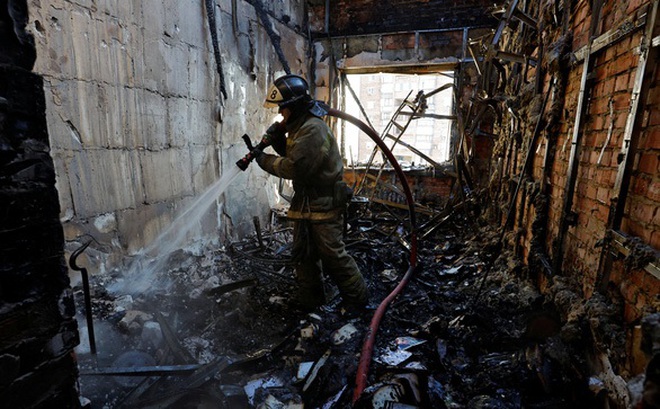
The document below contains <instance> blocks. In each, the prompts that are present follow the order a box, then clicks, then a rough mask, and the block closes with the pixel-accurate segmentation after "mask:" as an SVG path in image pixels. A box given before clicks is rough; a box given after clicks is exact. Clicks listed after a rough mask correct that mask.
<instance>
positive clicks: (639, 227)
mask: <svg viewBox="0 0 660 409" xmlns="http://www.w3.org/2000/svg"><path fill="white" fill-rule="evenodd" d="M654 6H656V7H657V2H652V1H635V2H624V3H621V2H588V1H578V2H554V4H553V2H546V1H537V2H531V3H530V4H527V7H526V8H524V9H522V7H523V6H522V5H519V8H520V10H519V11H523V12H524V13H526V15H527V16H530V17H532V20H527V21H523V20H522V19H520V18H516V17H515V15H513V14H511V15H509V16H507V15H505V16H503V17H502V19H501V20H500V25H499V28H500V29H501V31H498V32H500V33H501V34H502V35H501V37H499V38H496V37H492V36H491V37H488V38H487V39H486V40H485V41H484V42H483V43H482V44H481V46H482V47H481V49H482V50H483V52H482V56H484V63H483V64H482V65H481V66H480V67H479V68H480V73H481V74H482V75H476V76H475V77H476V79H474V78H470V79H467V80H466V81H467V82H470V81H471V82H473V83H475V84H476V85H477V89H476V92H475V94H474V95H478V98H474V99H472V100H471V102H469V101H468V102H467V103H465V101H464V105H463V107H464V108H467V107H470V104H473V105H472V106H471V108H470V109H472V112H474V111H475V110H477V108H478V107H479V105H481V106H484V105H487V106H489V108H488V109H489V110H491V111H492V117H491V120H490V121H488V122H490V123H492V124H493V125H494V132H495V135H496V145H495V147H494V155H493V158H492V160H491V166H490V168H491V172H490V185H489V194H490V198H491V199H492V203H493V205H492V206H491V216H492V217H493V219H492V220H494V221H495V222H496V223H497V224H502V225H507V226H508V228H510V229H511V230H510V232H511V234H510V235H507V236H505V237H506V239H507V243H508V244H509V245H511V246H512V247H513V248H515V249H516V250H517V251H518V254H519V255H520V256H521V257H523V258H524V259H525V260H526V261H527V262H528V263H529V265H530V266H531V267H532V269H531V271H532V274H533V276H534V277H535V278H536V279H537V280H538V283H539V285H540V286H541V289H547V288H549V287H551V286H552V283H553V282H556V281H557V279H558V278H559V276H563V277H564V278H565V279H566V280H568V281H570V282H572V283H574V285H575V287H576V291H577V292H578V293H579V294H580V296H582V297H584V298H585V299H591V298H592V297H594V296H595V295H599V296H602V295H603V294H605V295H606V296H607V297H608V298H609V299H610V300H613V299H614V298H620V299H621V300H622V301H623V302H622V305H623V306H622V310H621V311H620V314H621V318H622V319H623V320H624V322H625V325H626V331H627V333H628V335H629V339H628V340H629V341H630V342H632V341H631V338H632V333H633V331H634V328H635V327H636V326H638V324H639V320H640V319H641V318H642V317H643V316H644V315H645V314H647V313H649V312H654V311H655V310H656V309H657V308H658V305H657V297H658V294H660V285H659V282H658V279H659V278H660V274H659V272H658V268H657V266H658V249H659V248H660V242H659V241H658V234H657V232H658V227H659V223H660V219H658V214H660V213H659V211H658V209H659V207H660V206H659V202H658V195H657V192H656V190H657V185H658V177H659V173H658V170H659V169H658V153H659V151H658V143H657V139H658V138H657V127H658V121H657V120H656V118H657V117H658V104H657V101H658V95H657V94H658V92H657V83H658V73H657V69H656V68H655V67H656V66H657V49H658V48H657V46H654V45H653V44H654V43H655V42H654V41H652V39H654V38H656V37H657V35H658V34H659V32H658V28H657V25H658V24H657V21H658V20H657V12H656V7H654ZM530 61H531V62H532V63H530ZM475 105H476V106H475ZM465 112H466V111H465ZM471 120H473V118H470V117H467V118H466V122H468V123H469V122H470V121H471ZM632 348H633V347H631V346H629V350H628V352H629V353H632V352H633V351H632ZM627 370H631V368H624V367H618V368H617V371H621V372H619V373H626V372H625V371H627Z"/></svg>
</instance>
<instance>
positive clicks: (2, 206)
mask: <svg viewBox="0 0 660 409" xmlns="http://www.w3.org/2000/svg"><path fill="white" fill-rule="evenodd" d="M26 22H27V4H26V2H25V1H11V2H4V3H3V7H2V9H1V10H0V37H2V38H3V41H2V46H0V214H2V217H1V218H0V241H1V242H2V243H3V245H2V247H1V248H0V374H2V375H1V376H0V402H2V403H1V404H0V405H1V406H3V407H7V408H10V407H11V408H18V407H21V408H28V407H29V408H55V407H59V408H76V407H79V406H80V404H79V401H78V391H77V386H76V381H77V369H76V362H75V359H74V356H73V352H72V351H73V348H74V347H75V346H76V345H77V344H78V329H77V325H76V321H75V319H74V318H73V315H74V307H73V295H72V292H71V289H70V287H69V278H68V276H67V269H66V265H65V263H64V239H63V231H62V225H61V224H60V221H59V209H60V208H59V203H58V195H57V190H56V189H55V173H54V170H53V160H52V158H51V156H50V148H49V141H48V128H47V123H46V113H45V110H46V104H45V100H44V91H43V80H42V78H41V77H40V76H39V75H36V74H34V73H33V72H32V71H31V70H32V65H33V63H34V56H35V49H34V43H33V39H32V37H31V36H30V34H29V33H28V32H26V31H25V24H26Z"/></svg>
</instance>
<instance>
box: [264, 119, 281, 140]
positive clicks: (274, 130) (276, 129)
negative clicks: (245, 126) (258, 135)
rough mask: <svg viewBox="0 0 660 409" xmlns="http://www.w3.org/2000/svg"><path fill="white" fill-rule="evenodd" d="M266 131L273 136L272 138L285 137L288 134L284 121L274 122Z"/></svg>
mask: <svg viewBox="0 0 660 409" xmlns="http://www.w3.org/2000/svg"><path fill="white" fill-rule="evenodd" d="M266 133H267V134H268V135H270V136H271V138H283V137H284V134H286V125H284V124H283V123H282V122H273V124H272V125H271V126H269V127H268V129H266Z"/></svg>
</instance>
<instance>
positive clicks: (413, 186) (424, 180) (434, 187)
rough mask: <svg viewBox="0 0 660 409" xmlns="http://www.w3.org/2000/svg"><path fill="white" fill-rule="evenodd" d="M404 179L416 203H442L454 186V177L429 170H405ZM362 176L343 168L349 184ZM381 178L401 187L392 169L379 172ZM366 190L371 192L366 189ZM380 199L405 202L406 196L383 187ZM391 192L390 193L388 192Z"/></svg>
mask: <svg viewBox="0 0 660 409" xmlns="http://www.w3.org/2000/svg"><path fill="white" fill-rule="evenodd" d="M371 173H372V174H373V175H374V176H376V175H377V174H378V169H376V170H372V172H371ZM405 175H406V180H407V182H408V184H409V185H410V190H411V191H412V193H413V199H414V200H415V202H416V203H429V202H432V203H435V204H436V205H437V204H438V203H442V202H443V201H446V200H447V199H448V198H449V196H450V195H451V191H452V188H453V186H454V180H455V179H454V178H453V177H449V176H444V175H441V174H436V175H434V174H430V173H429V172H426V171H423V172H417V171H410V172H405ZM363 177H364V172H363V171H360V170H356V171H355V172H353V171H352V170H351V169H345V171H344V180H345V181H346V182H347V183H348V184H349V185H351V186H353V185H354V184H359V183H361V181H362V178H363ZM381 180H382V181H383V182H384V183H389V184H390V185H394V186H396V187H401V182H400V181H399V180H398V178H397V175H396V173H395V172H394V171H393V170H385V171H383V172H382V174H381ZM366 192H369V193H370V192H371V191H370V190H369V189H366ZM383 192H384V193H383V195H379V196H382V197H381V198H382V199H385V200H390V201H392V202H396V203H405V202H406V198H405V197H404V196H402V195H400V194H398V193H396V192H393V191H392V190H388V189H383ZM388 193H391V194H388Z"/></svg>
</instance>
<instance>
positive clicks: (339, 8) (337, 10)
mask: <svg viewBox="0 0 660 409" xmlns="http://www.w3.org/2000/svg"><path fill="white" fill-rule="evenodd" d="M313 3H318V4H312V6H311V7H310V12H311V13H312V14H313V19H312V21H316V25H315V26H313V29H314V30H315V31H317V32H324V27H323V25H322V24H323V22H324V20H325V2H313ZM490 6H492V2H488V1H484V0H468V1H451V2H447V1H442V0H425V1H424V0H385V1H373V0H360V1H348V0H340V1H333V2H330V13H329V15H330V30H329V31H330V34H331V35H355V34H371V33H383V32H396V31H411V30H428V29H431V30H435V29H447V28H462V27H484V26H493V23H494V21H495V20H494V19H493V17H492V16H491V15H490V14H489V13H488V11H487V8H488V7H490Z"/></svg>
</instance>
